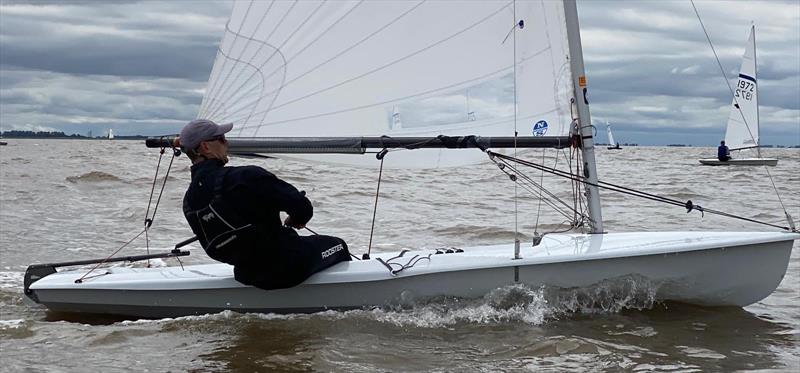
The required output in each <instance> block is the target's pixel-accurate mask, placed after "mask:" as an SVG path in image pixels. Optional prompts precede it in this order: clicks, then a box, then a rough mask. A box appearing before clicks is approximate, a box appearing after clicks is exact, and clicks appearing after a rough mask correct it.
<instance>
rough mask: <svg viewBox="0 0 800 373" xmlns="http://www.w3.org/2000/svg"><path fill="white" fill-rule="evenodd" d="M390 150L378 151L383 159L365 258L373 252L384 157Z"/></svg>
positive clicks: (379, 156)
mask: <svg viewBox="0 0 800 373" xmlns="http://www.w3.org/2000/svg"><path fill="white" fill-rule="evenodd" d="M386 152H388V150H386V149H383V150H382V151H381V152H380V153H378V155H377V157H378V159H380V160H381V166H380V168H379V169H378V188H377V189H376V190H375V206H374V207H373V208H372V227H371V228H370V229H369V244H368V245H367V253H366V254H364V259H369V253H370V252H372V236H373V234H374V233H375V216H376V215H377V213H378V196H380V192H381V179H382V178H383V159H384V158H385V157H386Z"/></svg>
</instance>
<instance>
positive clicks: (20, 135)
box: [0, 131, 151, 140]
mask: <svg viewBox="0 0 800 373" xmlns="http://www.w3.org/2000/svg"><path fill="white" fill-rule="evenodd" d="M0 137H2V138H4V139H39V140H40V139H61V140H109V138H108V136H83V135H78V134H72V135H67V134H66V133H64V132H34V131H3V132H0ZM148 137H151V136H144V135H130V136H124V135H123V136H120V135H116V136H114V138H113V140H145V139H147V138H148Z"/></svg>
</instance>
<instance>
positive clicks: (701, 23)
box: [689, 0, 794, 229]
mask: <svg viewBox="0 0 800 373" xmlns="http://www.w3.org/2000/svg"><path fill="white" fill-rule="evenodd" d="M689 1H690V2H691V3H692V9H694V14H695V15H697V20H698V21H699V22H700V27H701V28H702V29H703V33H704V34H705V35H706V40H708V44H709V45H710V46H711V51H712V52H714V58H715V59H716V60H717V66H719V70H720V72H721V73H722V77H723V79H724V80H725V84H726V85H727V86H728V91H729V92H730V93H731V96H733V100H734V102H735V103H736V108H737V109H738V110H739V114H740V115H741V116H742V121H743V122H744V127H745V128H747V133H748V134H749V135H750V139H751V140H753V142H754V143H756V144H758V142H757V141H755V137H754V136H753V132H752V131H751V130H750V125H748V124H747V119H746V118H745V117H744V112H742V108H741V107H740V106H739V100H737V99H736V95H735V94H734V92H733V88H732V87H731V83H730V82H729V81H728V78H726V77H725V69H724V68H723V67H722V62H720V60H719V56H718V55H717V51H716V49H714V43H712V42H711V37H710V36H709V35H708V31H706V26H705V25H704V24H703V20H702V19H701V18H700V12H698V11H697V7H696V6H695V5H694V0H689ZM754 53H755V51H754ZM756 68H757V67H756ZM756 87H758V84H757V83H756ZM756 150H757V151H758V154H759V156H761V150H760V149H759V148H758V146H757V145H756ZM763 167H764V171H766V172H767V176H768V177H769V182H770V184H772V189H773V190H774V191H775V195H776V196H777V197H778V203H780V205H781V208H782V209H783V214H784V215H785V216H786V221H787V222H788V223H789V226H791V227H792V229H794V221H793V220H792V216H791V215H789V211H788V210H787V209H786V205H784V204H783V199H782V198H781V194H780V192H779V191H778V187H777V186H776V185H775V180H774V179H773V178H772V173H770V172H769V166H767V165H763Z"/></svg>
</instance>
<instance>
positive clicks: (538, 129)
mask: <svg viewBox="0 0 800 373" xmlns="http://www.w3.org/2000/svg"><path fill="white" fill-rule="evenodd" d="M545 133H547V122H546V121H543V120H540V121H538V122H536V124H534V125H533V135H534V136H544V134H545Z"/></svg>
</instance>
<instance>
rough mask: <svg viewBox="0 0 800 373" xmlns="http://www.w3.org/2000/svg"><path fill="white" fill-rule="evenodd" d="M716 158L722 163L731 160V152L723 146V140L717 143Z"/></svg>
mask: <svg viewBox="0 0 800 373" xmlns="http://www.w3.org/2000/svg"><path fill="white" fill-rule="evenodd" d="M717 158H718V159H719V160H720V161H722V162H727V161H729V160H730V159H731V152H730V151H729V150H728V147H727V146H726V145H725V140H722V141H720V142H719V146H718V147H717Z"/></svg>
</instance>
